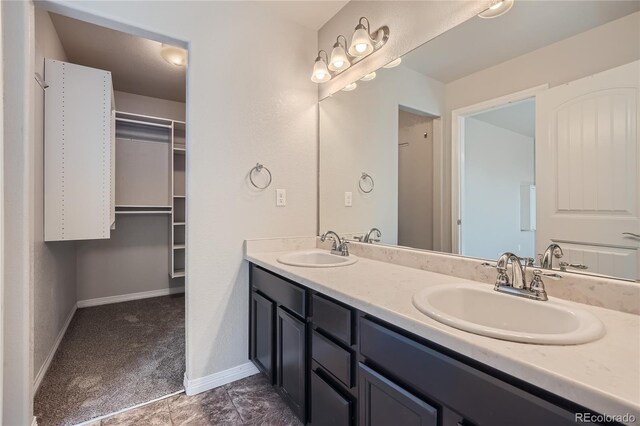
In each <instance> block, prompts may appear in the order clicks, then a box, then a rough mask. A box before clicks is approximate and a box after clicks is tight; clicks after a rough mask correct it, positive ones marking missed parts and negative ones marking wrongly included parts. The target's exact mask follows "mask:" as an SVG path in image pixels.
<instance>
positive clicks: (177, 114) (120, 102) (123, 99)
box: [114, 90, 187, 121]
mask: <svg viewBox="0 0 640 426" xmlns="http://www.w3.org/2000/svg"><path fill="white" fill-rule="evenodd" d="M114 95H115V98H116V110H117V111H123V112H130V113H132V114H142V115H150V116H152V117H161V118H170V119H172V120H178V121H185V117H186V115H187V109H186V105H185V104H184V102H176V101H169V100H167V99H158V98H152V97H150V96H142V95H136V94H134V93H127V92H120V91H117V90H115V91H114Z"/></svg>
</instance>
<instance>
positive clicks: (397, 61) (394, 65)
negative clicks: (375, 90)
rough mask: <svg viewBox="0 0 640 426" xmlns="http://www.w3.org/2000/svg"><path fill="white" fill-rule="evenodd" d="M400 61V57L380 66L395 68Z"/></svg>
mask: <svg viewBox="0 0 640 426" xmlns="http://www.w3.org/2000/svg"><path fill="white" fill-rule="evenodd" d="M401 62H402V58H398V59H394V60H393V61H391V62H389V63H388V64H387V65H385V66H383V67H382V68H395V67H397V66H398V65H400V63H401Z"/></svg>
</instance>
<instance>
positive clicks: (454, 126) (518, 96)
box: [451, 83, 549, 254]
mask: <svg viewBox="0 0 640 426" xmlns="http://www.w3.org/2000/svg"><path fill="white" fill-rule="evenodd" d="M548 88H549V84H548V83H545V84H540V85H538V86H534V87H530V88H528V89H525V90H521V91H518V92H514V93H510V94H508V95H504V96H500V97H497V98H493V99H489V100H486V101H483V102H479V103H477V104H473V105H469V106H465V107H462V108H458V109H454V110H452V111H451V251H452V253H453V254H460V251H461V249H462V232H460V231H461V228H462V222H461V220H462V212H463V210H464V205H463V202H462V194H464V164H465V163H464V136H465V135H464V127H465V120H466V119H467V118H468V117H471V116H473V115H476V114H479V113H481V112H486V111H489V110H495V109H500V108H504V107H506V106H508V105H511V104H514V103H518V102H522V101H525V100H527V99H531V98H535V97H536V95H537V94H538V93H540V92H542V91H544V90H547V89H548Z"/></svg>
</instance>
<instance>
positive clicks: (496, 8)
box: [478, 0, 514, 19]
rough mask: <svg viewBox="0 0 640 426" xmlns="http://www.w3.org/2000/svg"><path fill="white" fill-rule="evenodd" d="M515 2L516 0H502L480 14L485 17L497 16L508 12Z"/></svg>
mask: <svg viewBox="0 0 640 426" xmlns="http://www.w3.org/2000/svg"><path fill="white" fill-rule="evenodd" d="M513 2H514V0H501V1H499V2H498V3H496V4H494V5H493V6H491V7H490V8H489V9H487V10H485V11H484V12H481V13H479V14H478V16H479V17H481V18H484V19H490V18H497V17H498V16H501V15H504V14H505V13H507V12H508V11H509V10H510V9H511V8H512V7H513Z"/></svg>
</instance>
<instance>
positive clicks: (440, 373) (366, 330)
mask: <svg viewBox="0 0 640 426" xmlns="http://www.w3.org/2000/svg"><path fill="white" fill-rule="evenodd" d="M359 336H360V353H361V355H363V356H364V357H365V358H366V359H367V360H368V361H370V362H372V363H374V364H375V365H378V366H381V367H382V368H383V369H384V371H385V372H386V373H388V375H390V376H392V377H393V378H394V380H395V381H396V382H398V383H403V384H404V385H407V386H408V387H410V388H412V389H415V390H416V391H418V392H420V393H421V394H424V395H425V396H428V397H429V398H430V399H433V400H436V401H438V402H439V403H441V404H442V405H446V406H448V407H451V408H453V409H455V410H456V411H458V412H459V413H460V414H461V415H463V416H464V417H465V418H466V419H467V420H469V421H471V422H472V423H475V424H487V425H495V426H502V425H505V426H509V425H516V424H523V423H522V422H523V420H524V419H526V422H527V423H526V424H530V425H547V424H548V425H554V426H561V425H567V426H568V425H574V426H575V422H574V415H573V414H572V413H571V412H569V411H567V410H565V409H563V408H561V407H558V406H556V405H554V404H552V403H550V402H548V401H545V400H543V399H541V398H539V397H537V396H535V395H532V394H530V393H528V392H525V391H523V390H522V389H520V388H517V387H515V386H513V385H511V384H509V383H506V382H503V381H501V380H499V379H497V378H495V377H493V376H491V375H489V374H487V373H484V372H482V371H480V370H477V369H475V368H473V367H470V366H468V365H466V364H463V363H462V362H460V361H457V360H455V359H453V358H450V357H448V356H446V355H444V354H442V353H440V352H437V351H436V350H434V349H431V348H429V347H427V346H424V345H422V344H420V343H418V342H416V341H414V340H411V339H409V338H407V337H405V336H403V335H401V334H398V333H396V332H394V331H392V330H389V329H388V328H386V327H384V326H382V325H380V324H377V323H374V322H372V321H369V320H367V319H366V318H360V322H359Z"/></svg>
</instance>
